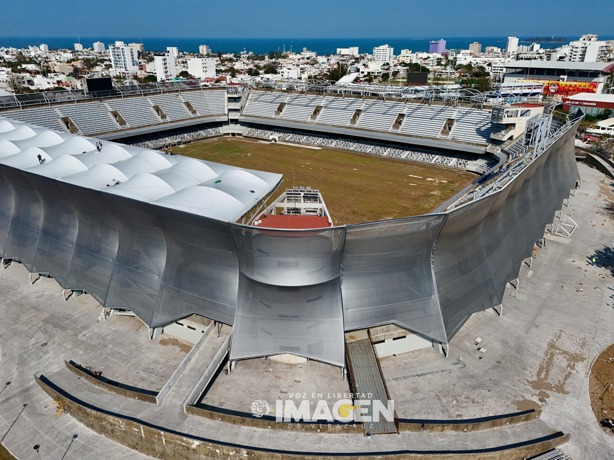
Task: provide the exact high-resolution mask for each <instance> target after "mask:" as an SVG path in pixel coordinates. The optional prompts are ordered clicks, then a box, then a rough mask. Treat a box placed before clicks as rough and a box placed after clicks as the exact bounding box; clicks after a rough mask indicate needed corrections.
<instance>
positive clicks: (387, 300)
mask: <svg viewBox="0 0 614 460" xmlns="http://www.w3.org/2000/svg"><path fill="white" fill-rule="evenodd" d="M574 132H575V129H570V130H569V131H568V132H567V133H566V134H565V135H563V136H562V137H561V138H560V139H558V140H557V141H556V142H555V143H554V144H553V145H552V146H551V147H550V148H548V149H547V150H546V151H545V152H544V153H543V154H542V155H541V156H539V157H538V158H537V159H536V160H535V161H534V162H533V163H532V164H530V165H529V166H528V167H527V168H526V169H524V170H523V171H522V172H521V173H520V174H519V175H517V176H516V177H515V178H514V179H513V180H511V181H510V182H508V183H507V185H506V186H505V187H503V188H502V189H500V190H498V191H497V192H495V193H492V194H490V195H487V196H485V197H483V198H481V199H479V200H476V201H473V202H470V203H469V204H467V205H465V206H462V207H459V208H457V209H454V210H453V211H451V212H446V213H440V214H433V215H426V216H417V217H410V218H403V219H395V220H390V221H383V222H374V223H369V224H362V225H350V226H347V227H336V228H330V229H325V230H319V231H313V230H308V231H285V230H271V229H258V228H254V227H246V226H242V225H238V224H234V223H232V220H233V219H236V217H235V216H236V215H237V213H240V212H243V210H244V209H249V207H250V206H251V203H252V201H250V200H252V199H257V198H259V197H262V196H264V195H266V193H268V191H269V190H271V189H272V188H273V187H274V186H275V185H277V183H278V182H279V177H276V176H275V175H267V173H260V172H257V171H250V172H245V171H236V170H235V171H231V170H230V169H229V168H228V167H225V166H223V165H215V164H211V163H206V164H205V163H202V162H196V161H195V160H189V159H181V157H179V158H175V157H173V158H168V157H166V156H164V155H161V154H159V153H156V152H152V151H146V152H143V151H141V150H142V149H140V150H139V149H137V150H138V151H137V150H135V149H134V148H131V147H127V146H121V145H119V144H113V143H110V142H105V146H104V147H103V149H102V151H101V152H95V147H94V141H95V140H89V139H86V138H79V137H77V136H72V135H67V134H58V133H53V132H50V131H48V130H44V129H39V128H32V127H29V126H27V125H23V124H20V123H12V122H8V121H6V120H0V193H1V195H2V201H1V204H0V253H1V255H2V257H3V258H14V259H18V260H20V261H21V262H22V263H23V264H24V265H25V266H26V267H27V268H28V270H30V271H31V272H40V273H49V274H50V275H52V276H53V277H54V278H55V279H56V280H57V282H58V283H59V284H60V285H61V286H62V287H63V288H66V289H79V290H81V289H82V290H85V291H87V292H88V293H90V294H91V295H93V296H94V297H95V298H96V299H97V300H98V301H99V302H100V303H101V304H103V305H104V306H107V307H123V308H129V309H131V310H133V311H134V313H135V314H136V315H138V316H139V317H140V318H141V319H142V320H143V321H144V322H145V323H147V324H148V325H149V326H152V327H157V326H163V325H165V324H168V323H170V322H172V321H175V320H178V319H180V318H183V317H185V316H187V315H190V314H193V313H196V314H199V315H202V316H206V317H208V318H211V319H214V320H217V321H220V322H223V323H226V324H231V325H233V326H234V331H233V342H232V349H231V359H242V358H249V357H258V356H267V355H273V354H278V353H294V354H297V355H301V356H305V357H309V358H312V359H316V360H320V361H323V362H327V363H331V364H334V365H338V366H343V365H344V336H343V333H344V331H348V330H355V329H359V328H365V327H370V326H375V325H381V324H386V323H396V324H398V325H400V326H402V327H405V328H407V329H410V330H413V331H415V332H418V333H420V334H422V335H424V336H426V337H429V338H431V339H433V340H436V341H439V342H442V343H446V342H447V341H448V340H449V339H450V338H451V337H452V336H453V335H454V334H455V333H456V331H458V329H459V328H460V327H461V326H462V324H463V323H464V322H465V321H466V320H467V318H468V317H469V316H470V315H471V314H472V313H474V312H476V311H479V310H482V309H485V308H488V307H492V306H495V305H497V304H499V303H501V299H502V296H503V292H504V289H505V285H506V283H507V282H509V281H511V280H513V279H514V278H515V277H516V275H517V273H518V270H519V267H520V264H521V263H522V260H523V259H524V258H526V257H529V256H530V255H531V251H532V248H533V244H534V242H535V241H536V240H537V239H539V238H541V237H542V236H543V233H544V228H545V226H546V225H547V224H548V223H551V222H552V220H553V218H554V213H555V211H556V210H557V209H560V208H561V206H562V202H563V200H564V199H565V198H566V197H567V196H568V195H569V191H570V189H571V188H573V187H574V186H575V184H576V181H577V179H578V169H577V166H576V163H575V158H574V147H573V137H574ZM50 133H51V134H50ZM63 144H65V146H66V149H63V148H62V145H63ZM88 144H89V146H88ZM105 149H107V150H105ZM83 151H85V152H86V153H82V152H83ZM105 153H108V158H110V159H111V160H108V161H107V163H108V164H107V163H103V161H102V160H100V159H101V158H103V157H104V156H105ZM38 155H41V156H42V158H43V159H45V160H46V161H45V162H43V164H39V162H40V159H37V156H38ZM153 155H156V157H154V156H153ZM157 157H160V158H157ZM73 160H78V161H73ZM181 161H186V162H191V164H187V163H184V164H183V165H181ZM132 163H135V164H132ZM136 163H139V164H136ZM143 169H145V170H146V171H147V175H144V174H143V173H142V171H143ZM138 171H141V172H140V173H138ZM222 176H224V177H225V178H226V179H227V180H225V179H224V178H222V179H221V181H222V182H221V184H220V183H216V180H220V179H219V178H220V177H222ZM113 180H115V182H119V184H116V185H114V184H115V182H113V183H111V184H109V182H111V181H113ZM179 184H183V185H179ZM108 185H109V186H110V187H107V186H108ZM120 185H121V187H119V186H120ZM109 189H111V190H109ZM243 189H245V190H243ZM255 189H256V190H257V193H256V195H258V196H257V197H251V196H250V194H254V192H251V191H252V190H255ZM246 190H248V191H246ZM220 203H221V207H220Z"/></svg>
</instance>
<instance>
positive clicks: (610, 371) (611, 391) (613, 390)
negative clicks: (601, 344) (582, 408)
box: [589, 344, 614, 434]
mask: <svg viewBox="0 0 614 460" xmlns="http://www.w3.org/2000/svg"><path fill="white" fill-rule="evenodd" d="M589 391H590V397H591V406H592V408H593V412H594V413H595V417H597V421H598V422H601V420H604V419H612V420H614V344H613V345H610V346H609V347H608V348H606V349H605V350H604V351H603V352H602V353H601V354H600V355H599V356H598V357H597V359H595V362H594V363H593V367H592V368H591V374H590V379H589ZM604 429H606V430H609V431H610V433H612V434H614V429H612V428H606V427H604Z"/></svg>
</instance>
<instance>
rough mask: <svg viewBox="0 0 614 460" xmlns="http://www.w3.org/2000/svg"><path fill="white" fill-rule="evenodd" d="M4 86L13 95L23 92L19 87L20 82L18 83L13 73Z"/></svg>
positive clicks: (18, 80) (17, 78)
mask: <svg viewBox="0 0 614 460" xmlns="http://www.w3.org/2000/svg"><path fill="white" fill-rule="evenodd" d="M6 84H7V86H8V88H9V89H10V90H11V91H12V92H14V93H15V94H20V93H22V92H23V91H22V90H23V86H22V85H21V81H20V79H19V77H18V76H17V75H16V74H14V73H11V75H10V76H9V78H8V80H7V82H6Z"/></svg>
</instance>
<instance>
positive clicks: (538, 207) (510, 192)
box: [433, 129, 578, 339]
mask: <svg viewBox="0 0 614 460" xmlns="http://www.w3.org/2000/svg"><path fill="white" fill-rule="evenodd" d="M574 133H575V129H571V130H570V131H568V132H567V133H566V134H565V135H564V136H563V137H562V138H560V139H559V140H557V141H556V142H555V143H554V144H553V145H552V146H551V147H550V148H548V149H547V150H546V151H545V152H544V153H543V154H542V155H540V156H539V157H538V158H536V159H535V160H534V161H533V162H532V163H530V164H529V166H528V167H527V168H525V169H524V170H523V171H522V172H520V173H519V175H518V176H517V177H515V178H514V180H512V181H511V182H509V183H507V184H506V186H505V187H504V188H503V189H501V190H499V191H497V192H495V193H494V194H492V195H490V196H488V197H486V198H485V199H480V200H478V201H475V202H473V203H470V204H468V205H466V206H463V207H461V208H458V209H455V210H453V211H451V212H450V214H449V218H448V220H447V221H446V223H445V225H444V228H443V230H442V231H441V233H440V236H439V238H438V240H437V243H436V250H435V257H434V259H433V260H434V268H435V272H436V276H437V286H438V289H439V299H440V303H441V311H442V314H443V318H444V323H445V326H446V332H447V335H448V339H449V338H451V337H452V336H453V335H454V334H455V333H456V332H457V331H458V329H459V328H460V327H461V326H462V325H463V324H464V322H465V321H466V320H467V319H468V318H469V316H470V315H471V314H473V313H475V312H477V311H479V310H482V309H485V308H489V307H492V306H495V305H497V304H499V303H501V300H502V298H503V293H504V291H505V287H506V283H507V282H509V281H511V280H513V279H514V278H516V276H517V273H518V271H519V269H520V265H521V263H522V261H523V260H524V259H526V258H528V257H530V256H531V255H532V252H533V246H534V244H535V242H536V241H537V240H538V239H540V238H542V237H543V236H544V229H545V227H546V225H548V224H550V223H551V222H552V220H553V217H554V214H555V211H556V210H558V209H560V208H561V205H562V203H563V200H564V199H565V198H566V197H567V196H568V195H569V190H570V189H571V188H573V187H574V186H575V184H576V180H577V178H578V169H577V165H576V164H575V157H574V151H573V142H572V141H571V139H573V136H574ZM468 251H473V252H474V254H473V255H472V254H470V253H469V252H468Z"/></svg>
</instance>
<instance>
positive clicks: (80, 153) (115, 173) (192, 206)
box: [0, 118, 282, 222]
mask: <svg viewBox="0 0 614 460" xmlns="http://www.w3.org/2000/svg"><path fill="white" fill-rule="evenodd" d="M0 164H5V165H7V166H12V167H14V168H17V169H22V170H24V171H28V172H31V173H34V174H38V175H41V176H46V177H50V178H53V179H57V180H59V181H61V182H66V183H70V184H73V185H77V186H80V187H85V188H89V189H95V190H99V191H101V192H105V193H111V194H115V195H121V196H124V197H126V198H130V199H133V200H137V201H144V202H148V203H151V204H154V205H157V206H162V207H167V208H172V209H176V210H179V211H183V212H187V213H191V214H197V215H199V216H203V217H208V218H212V219H215V220H220V221H224V222H234V221H236V220H237V219H239V218H240V217H241V216H242V215H243V214H245V213H246V212H247V211H249V210H250V209H251V208H252V207H253V206H254V205H256V204H257V203H258V202H259V201H260V200H262V199H263V198H264V197H266V196H267V195H268V194H269V193H270V192H271V191H273V190H274V189H275V187H276V186H277V185H278V184H279V183H280V182H281V179H282V176H281V174H274V173H267V172H261V171H255V170H247V169H242V168H237V167H233V166H227V165H223V164H218V163H212V162H209V161H203V160H196V159H193V158H185V157H182V156H180V155H174V154H168V153H167V154H164V153H162V152H159V151H155V150H150V149H144V148H140V147H135V146H129V145H123V144H118V143H115V142H110V141H104V143H103V142H100V141H97V140H96V139H92V138H88V137H83V136H77V135H73V134H66V133H58V132H56V131H52V130H50V129H46V128H38V127H33V126H29V125H26V124H23V123H20V122H15V121H9V120H7V119H4V118H0Z"/></svg>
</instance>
